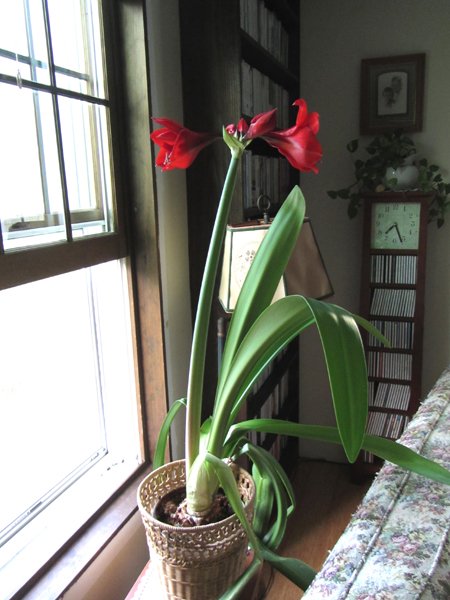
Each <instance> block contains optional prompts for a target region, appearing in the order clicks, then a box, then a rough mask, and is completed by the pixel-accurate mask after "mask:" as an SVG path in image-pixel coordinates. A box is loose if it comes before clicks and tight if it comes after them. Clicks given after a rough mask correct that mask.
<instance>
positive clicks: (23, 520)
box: [0, 261, 142, 589]
mask: <svg viewBox="0 0 450 600" xmlns="http://www.w3.org/2000/svg"><path fill="white" fill-rule="evenodd" d="M0 331H1V334H2V340H3V344H1V345H0V364H1V366H2V368H1V373H2V376H1V378H0V398H1V401H0V455H1V456H2V457H3V459H2V460H1V461H0V481H2V488H3V489H7V490H8V494H4V496H3V498H2V503H1V504H2V510H1V512H0V565H5V567H4V568H3V567H1V566H0V589H4V588H3V584H2V582H4V577H6V578H7V576H8V563H9V559H10V558H11V557H12V556H15V555H17V553H19V554H20V553H21V552H27V551H32V541H33V540H34V539H35V538H36V535H37V533H39V532H41V533H42V532H46V535H47V536H50V535H52V536H53V535H56V536H57V537H59V536H61V535H62V534H64V535H65V536H66V537H67V535H68V534H69V535H70V534H71V532H72V533H73V532H74V530H76V528H77V527H78V526H79V525H80V524H81V523H82V522H83V521H84V520H86V519H87V518H88V517H89V516H90V514H92V512H93V511H94V510H95V509H96V508H97V507H98V505H99V502H102V501H105V500H106V499H107V498H108V496H109V495H110V494H111V493H112V491H113V490H114V489H116V488H117V486H118V485H120V484H121V483H123V482H124V481H125V480H126V478H127V477H129V476H130V475H131V474H132V473H133V472H134V470H135V469H136V468H137V466H138V465H139V464H141V462H142V455H141V447H140V438H139V425H138V409H137V400H136V389H135V383H134V366H133V355H132V350H131V348H132V341H131V333H130V320H129V306H128V302H127V288H126V277H125V272H124V267H123V265H122V263H121V261H113V262H111V263H106V264H103V265H99V266H97V267H91V268H89V269H83V270H81V271H75V272H73V273H67V274H65V275H60V276H57V277H53V278H50V279H46V280H43V281H38V282H34V283H31V284H27V285H24V286H20V287H17V288H13V289H11V290H5V291H3V292H1V293H0ZM5 458H7V459H6V460H5ZM86 477H87V479H86V482H87V483H86V482H84V481H83V479H84V478H86ZM86 485H88V490H89V491H88V493H87V490H86V489H85V486H86ZM66 490H67V491H66ZM80 494H81V497H80ZM74 502H75V505H74V504H73V503H74ZM80 502H81V504H80ZM78 504H80V506H78ZM75 508H76V510H75ZM61 511H62V512H61ZM47 512H48V515H47V514H46V513H47ZM65 512H70V514H71V519H70V520H69V522H67V523H65V522H64V518H61V516H58V515H59V514H60V513H61V514H64V513H65ZM49 515H51V516H49ZM55 515H56V516H55ZM80 518H81V520H80ZM48 519H53V520H54V519H57V520H56V521H53V522H58V528H57V531H56V532H53V533H52V534H50V533H49V531H47V528H48ZM28 524H29V525H28ZM25 526H27V527H25ZM68 528H69V532H68V531H67V529H68ZM30 544H31V546H30Z"/></svg>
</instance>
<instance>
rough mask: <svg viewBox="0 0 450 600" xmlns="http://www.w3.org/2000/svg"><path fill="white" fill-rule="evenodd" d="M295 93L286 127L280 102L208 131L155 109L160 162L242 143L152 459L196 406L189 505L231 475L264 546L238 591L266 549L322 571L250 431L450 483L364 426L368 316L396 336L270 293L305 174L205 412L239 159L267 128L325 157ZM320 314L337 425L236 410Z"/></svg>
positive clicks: (299, 165)
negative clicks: (299, 553)
mask: <svg viewBox="0 0 450 600" xmlns="http://www.w3.org/2000/svg"><path fill="white" fill-rule="evenodd" d="M294 104H295V105H296V106H297V107H298V113H297V119H296V123H295V125H293V126H292V127H290V128H288V129H284V130H279V129H277V128H276V110H271V111H268V112H265V113H262V114H259V115H257V116H255V117H254V118H253V119H252V120H251V121H250V123H248V122H247V121H246V120H245V119H240V120H239V122H238V123H237V124H231V125H227V126H226V127H224V128H223V132H222V136H219V135H216V134H210V133H197V132H194V131H191V130H189V129H187V128H186V127H183V126H182V125H179V124H177V123H175V122H174V121H171V120H169V119H154V121H155V123H157V124H158V125H161V126H162V127H161V128H160V129H157V130H155V131H154V132H153V133H152V135H151V138H152V140H153V142H154V143H155V144H157V145H158V146H159V147H160V150H159V153H158V156H157V159H156V164H157V165H158V166H160V167H162V169H163V170H164V171H167V170H171V169H175V168H181V169H184V168H187V167H189V166H190V165H191V164H192V162H193V161H194V160H195V158H196V157H197V155H198V153H199V152H200V151H201V150H202V149H203V148H205V147H206V146H208V145H209V144H211V143H213V142H214V141H215V140H217V139H220V137H222V138H223V140H224V141H225V143H226V144H227V145H228V147H229V149H230V151H231V161H230V165H229V169H228V173H227V175H226V178H225V183H224V186H223V191H222V195H221V198H220V201H219V205H218V209H217V214H216V219H215V223H214V228H213V232H212V237H211V242H210V247H209V252H208V256H207V259H206V264H205V270H204V274H203V280H202V286H201V290H200V296H199V302H198V307H197V315H196V319H195V325H194V332H193V341H192V352H191V359H190V370H189V383H188V392H187V399H181V400H178V401H176V402H175V403H174V405H173V406H172V407H171V409H170V411H169V413H168V415H167V417H166V420H165V421H164V424H163V426H162V429H161V434H160V437H159V440H158V444H157V447H156V450H155V455H154V462H153V466H154V468H157V467H159V466H161V465H162V464H163V462H164V453H165V447H166V443H167V439H168V434H169V430H170V425H171V423H172V421H173V419H174V417H175V415H176V413H177V412H178V411H179V410H180V409H181V408H182V407H184V406H186V407H187V415H186V456H185V460H186V493H187V509H188V512H189V513H190V515H192V516H193V517H194V518H195V519H198V522H199V523H201V522H203V520H204V519H205V518H206V519H207V515H208V511H209V509H210V507H211V506H212V503H213V498H214V496H215V493H216V491H217V489H218V487H219V485H220V486H221V487H222V488H223V489H224V491H225V493H226V495H227V497H228V500H229V502H230V504H231V505H232V507H233V510H234V511H235V513H236V514H237V516H238V517H239V519H240V520H241V522H242V524H243V526H244V528H245V529H246V532H247V534H248V537H249V541H250V544H251V546H252V547H253V550H254V553H255V559H254V561H253V563H252V565H251V566H250V568H249V569H248V570H247V572H246V573H245V574H244V575H243V577H242V578H241V579H240V580H239V581H238V582H237V583H236V585H235V586H234V588H233V589H232V590H230V592H229V593H228V595H227V596H226V597H227V598H231V597H233V595H234V594H235V593H237V590H239V589H240V587H241V586H242V585H243V584H245V582H246V580H247V579H248V578H249V577H251V575H252V573H253V572H254V571H255V570H256V569H257V568H258V566H259V564H260V563H261V561H262V560H264V559H265V560H268V561H269V562H270V563H271V564H272V565H273V566H274V567H275V568H276V569H278V570H280V571H282V572H283V573H284V574H285V575H287V576H288V577H289V578H290V579H292V580H293V581H294V582H295V583H297V585H299V586H300V587H301V588H302V589H305V588H306V587H307V586H308V585H309V583H310V582H311V580H312V578H313V576H314V571H313V570H312V569H311V568H310V567H308V566H307V565H305V564H304V563H302V562H301V561H299V560H295V559H287V558H282V557H279V556H277V555H276V554H275V550H276V549H277V548H278V546H279V545H280V543H281V541H282V539H283V535H284V532H285V529H286V523H287V517H288V516H289V514H290V513H291V512H292V511H293V509H294V506H295V499H294V493H293V490H292V486H291V484H290V482H289V479H288V477H287V475H286V473H285V472H284V471H283V469H282V468H281V466H280V465H279V464H278V463H277V461H276V460H275V458H274V457H273V456H272V455H271V454H270V453H269V452H267V451H266V450H264V449H262V448H260V447H258V446H256V445H255V444H253V443H252V442H251V441H250V440H249V439H248V437H247V436H248V434H249V432H265V433H274V434H280V435H291V436H295V437H303V438H309V439H316V440H320V441H326V442H331V443H336V444H342V446H343V448H344V450H345V453H346V455H347V457H348V459H349V461H351V462H354V461H355V460H356V458H357V456H358V454H359V452H360V451H361V449H365V450H367V451H369V452H372V453H374V454H376V455H378V456H380V457H381V458H384V459H387V460H390V461H392V462H395V463H397V464H399V465H401V466H403V467H406V468H409V469H410V470H413V471H416V472H418V473H421V474H424V475H426V476H428V477H430V478H432V479H435V480H437V481H441V482H445V483H450V473H449V472H448V471H447V470H446V469H444V468H443V467H441V466H439V465H437V464H435V463H433V462H431V461H429V460H427V459H425V458H423V457H420V456H419V455H417V454H416V453H414V452H412V451H411V450H409V449H408V448H406V447H404V446H402V445H400V444H398V443H396V442H392V441H390V440H386V439H383V438H379V437H376V436H372V435H368V434H366V433H365V426H366V419H367V411H368V402H367V387H368V384H367V369H366V362H365V357H364V350H363V345H362V341H361V337H360V333H359V328H358V326H362V327H364V328H366V329H367V330H369V331H370V332H371V333H372V334H373V335H375V336H376V337H378V338H379V339H380V340H381V341H383V342H385V343H386V342H387V340H385V338H383V336H381V335H380V334H379V333H378V332H377V331H376V330H375V329H374V328H373V327H372V326H371V325H370V323H368V322H367V321H365V320H364V319H362V318H360V317H358V316H356V315H352V314H351V313H349V312H348V311H347V310H345V309H343V308H340V307H338V306H336V305H333V304H330V303H326V302H321V301H318V300H315V299H310V298H305V297H303V296H287V297H285V298H282V299H280V300H278V301H277V302H275V303H273V304H272V303H271V301H272V299H273V296H274V293H275V289H276V287H277V285H278V283H279V281H280V278H281V277H282V274H283V272H284V270H285V267H286V265H287V262H288V259H289V256H290V254H291V252H292V249H293V247H294V245H295V242H296V239H297V237H298V234H299V232H300V228H301V225H302V222H303V218H304V214H305V202H304V198H303V195H302V193H301V191H300V188H299V187H298V186H295V187H294V189H293V190H292V191H291V193H290V194H289V196H288V197H287V199H286V200H285V201H284V203H283V205H282V207H281V208H280V210H279V212H278V213H277V215H276V217H275V219H274V221H273V223H272V225H271V227H270V228H269V231H268V233H267V235H266V237H265V238H264V240H263V242H262V244H261V246H260V248H259V250H258V252H257V253H256V256H255V258H254V260H253V263H252V266H251V267H250V270H249V272H248V275H247V277H246V280H245V282H244V285H243V287H242V290H241V293H240V296H239V299H238V302H237V305H236V309H235V311H234V313H233V316H232V318H231V322H230V325H229V329H228V334H227V339H226V343H225V348H224V352H223V357H222V363H221V368H220V372H219V376H218V382H217V388H216V396H215V401H214V408H213V413H212V415H211V416H210V417H209V418H208V419H207V420H206V421H204V422H203V423H202V422H201V415H202V399H203V380H204V372H205V354H206V340H207V330H208V324H209V320H210V313H211V307H212V303H213V293H214V283H215V279H216V276H217V270H218V265H219V260H220V256H221V249H222V243H223V240H224V236H225V230H226V225H227V219H228V212H229V208H230V204H231V200H232V196H233V191H234V187H235V183H236V176H237V172H238V167H239V161H240V159H241V157H242V155H243V153H244V152H245V151H246V149H247V148H248V146H249V145H250V144H251V142H252V141H253V140H254V139H256V138H261V139H263V140H265V141H266V142H267V143H268V144H270V145H271V146H273V147H274V148H276V149H277V150H278V151H279V152H280V154H282V155H283V156H284V157H285V158H286V159H287V160H288V161H289V163H290V164H291V165H292V166H293V167H294V168H296V169H298V170H299V171H303V172H313V173H317V171H318V163H319V162H320V159H321V157H322V149H321V145H320V143H319V141H318V140H317V137H316V136H317V133H318V130H319V116H318V114H317V113H315V112H312V113H309V112H308V110H307V105H306V102H305V101H304V100H302V99H300V100H296V102H295V103H294ZM311 325H315V326H316V327H317V328H318V331H319V335H320V339H321V343H322V348H323V353H324V359H325V361H326V366H327V372H328V379H329V384H330V389H331V395H332V399H333V407H334V413H335V417H336V427H328V426H321V425H302V424H299V423H293V422H287V421H283V420H280V419H252V420H248V421H244V422H238V420H237V416H238V414H239V412H240V410H241V408H242V406H243V403H244V402H245V401H246V398H247V396H248V394H249V392H250V390H251V389H252V386H253V384H254V383H255V381H256V380H257V378H258V377H259V376H260V374H261V373H262V371H263V370H264V368H265V367H266V366H267V365H268V363H270V361H271V360H272V359H273V358H274V357H275V356H276V355H277V354H278V353H279V352H280V351H281V350H283V349H284V348H285V347H286V346H287V345H288V344H289V342H291V341H292V340H293V339H294V338H295V337H296V336H297V335H298V334H299V333H301V332H302V331H303V330H305V329H306V328H307V327H310V326H311ZM242 455H246V456H247V457H248V458H249V460H250V462H251V464H252V474H253V477H254V479H255V484H256V489H257V497H256V507H255V517H254V520H253V523H252V524H250V523H248V522H247V520H246V517H245V513H244V511H243V508H242V504H241V501H240V498H239V494H238V491H237V487H236V483H235V480H234V477H233V474H232V470H231V467H230V466H229V460H228V459H230V458H231V459H235V458H237V457H239V456H242ZM274 508H275V510H274ZM274 514H275V517H273V515H274Z"/></svg>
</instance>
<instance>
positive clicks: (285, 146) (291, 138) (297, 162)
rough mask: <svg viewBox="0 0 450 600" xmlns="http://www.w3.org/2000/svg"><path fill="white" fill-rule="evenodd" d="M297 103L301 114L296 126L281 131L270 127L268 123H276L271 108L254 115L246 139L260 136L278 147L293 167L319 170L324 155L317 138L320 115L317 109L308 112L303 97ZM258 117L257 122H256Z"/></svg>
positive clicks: (298, 116) (315, 171) (298, 115)
mask: <svg viewBox="0 0 450 600" xmlns="http://www.w3.org/2000/svg"><path fill="white" fill-rule="evenodd" d="M294 105H295V106H298V113H297V119H296V123H295V125H294V126H293V127H290V128H289V129H283V130H280V131H276V130H275V129H274V128H272V129H269V130H267V127H266V125H267V124H268V123H273V119H274V114H273V112H274V111H269V112H267V113H263V114H262V115H258V116H257V117H254V119H253V120H252V122H251V123H250V127H249V129H248V132H247V134H246V136H245V139H251V138H254V137H261V138H262V139H263V140H265V141H266V142H267V143H268V144H270V145H271V146H273V147H274V148H277V150H278V151H279V152H280V154H282V155H283V156H285V157H286V158H287V160H288V161H289V162H290V164H291V165H292V166H293V167H294V168H296V169H298V170H299V171H303V172H308V171H313V172H314V173H318V168H317V163H318V162H319V160H320V159H321V158H322V146H321V145H320V143H319V141H318V139H317V138H316V133H317V132H318V131H319V115H318V113H316V112H312V113H308V108H307V105H306V102H305V101H304V100H303V99H299V100H296V101H295V102H294ZM255 119H256V122H255V123H253V122H254V121H255ZM252 125H254V126H253V129H252Z"/></svg>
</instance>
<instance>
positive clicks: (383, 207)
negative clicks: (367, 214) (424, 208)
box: [370, 202, 420, 250]
mask: <svg viewBox="0 0 450 600" xmlns="http://www.w3.org/2000/svg"><path fill="white" fill-rule="evenodd" d="M419 226H420V204H419V203H418V202H374V203H373V204H372V231H371V234H370V242H371V247H372V248H375V249H388V250H417V249H418V248H419Z"/></svg>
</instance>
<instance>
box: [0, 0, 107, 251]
mask: <svg viewBox="0 0 450 600" xmlns="http://www.w3.org/2000/svg"><path fill="white" fill-rule="evenodd" d="M11 4H12V9H11V10H9V8H8V10H6V9H5V10H4V11H2V12H1V18H0V76H4V77H5V79H1V80H0V131H1V132H2V144H1V148H2V149H1V150H0V164H1V165H2V173H5V176H4V177H3V180H2V194H1V199H0V220H1V228H2V234H3V240H4V250H5V251H6V252H8V251H11V250H18V249H20V248H26V247H30V246H36V245H42V244H49V243H55V242H61V241H65V240H66V241H70V240H71V238H75V237H76V238H80V237H86V236H89V235H98V234H101V233H108V232H112V231H114V230H115V223H114V210H113V197H114V188H113V185H112V166H111V162H112V158H111V149H110V147H111V140H110V127H109V101H108V99H107V98H106V83H105V72H104V56H103V51H102V49H103V35H102V28H101V25H100V23H101V15H100V8H99V3H98V2H97V1H96V0H85V1H83V2H80V1H79V0H65V1H64V2H60V0H48V1H47V3H40V2H32V1H31V0H23V2H13V3H11ZM8 6H9V4H8ZM46 7H48V14H47V12H46ZM46 21H48V23H49V29H48V30H47V33H48V37H47V33H46V27H45V23H46ZM12 32H14V34H12ZM47 45H48V47H49V48H50V49H51V52H49V53H47ZM8 77H9V79H8ZM36 83H39V84H42V85H40V86H39V87H38V86H36V85H35V84H36ZM66 221H67V223H66ZM69 221H70V223H69Z"/></svg>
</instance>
